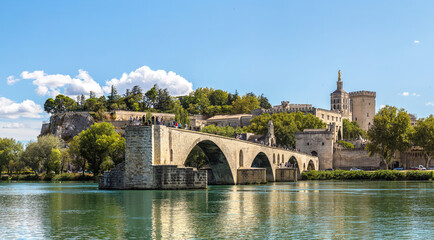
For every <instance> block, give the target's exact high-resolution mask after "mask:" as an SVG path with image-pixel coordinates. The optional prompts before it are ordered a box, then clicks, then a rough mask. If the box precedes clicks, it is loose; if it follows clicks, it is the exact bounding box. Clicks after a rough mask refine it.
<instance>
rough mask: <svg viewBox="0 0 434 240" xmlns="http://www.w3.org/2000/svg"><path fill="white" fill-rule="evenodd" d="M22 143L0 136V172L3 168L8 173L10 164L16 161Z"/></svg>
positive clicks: (21, 148)
mask: <svg viewBox="0 0 434 240" xmlns="http://www.w3.org/2000/svg"><path fill="white" fill-rule="evenodd" d="M22 151H23V145H22V144H21V143H20V142H17V141H15V139H12V138H0V174H1V172H2V171H3V169H4V168H7V169H8V173H10V168H11V166H13V165H14V163H15V162H17V161H18V159H19V155H20V154H21V152H22Z"/></svg>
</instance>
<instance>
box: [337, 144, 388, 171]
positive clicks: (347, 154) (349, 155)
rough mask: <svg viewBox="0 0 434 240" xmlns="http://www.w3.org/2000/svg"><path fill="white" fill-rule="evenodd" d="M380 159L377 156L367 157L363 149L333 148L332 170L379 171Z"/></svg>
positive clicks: (366, 152)
mask: <svg viewBox="0 0 434 240" xmlns="http://www.w3.org/2000/svg"><path fill="white" fill-rule="evenodd" d="M380 164H381V158H380V157H379V156H378V155H374V156H372V157H369V156H368V151H366V150H364V149H363V148H353V149H344V148H334V149H333V168H334V169H344V170H348V169H350V168H353V167H357V168H360V169H362V170H371V169H379V168H382V167H380Z"/></svg>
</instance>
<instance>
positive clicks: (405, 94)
mask: <svg viewBox="0 0 434 240" xmlns="http://www.w3.org/2000/svg"><path fill="white" fill-rule="evenodd" d="M399 95H401V96H404V97H408V96H413V97H420V94H417V93H410V92H403V93H399Z"/></svg>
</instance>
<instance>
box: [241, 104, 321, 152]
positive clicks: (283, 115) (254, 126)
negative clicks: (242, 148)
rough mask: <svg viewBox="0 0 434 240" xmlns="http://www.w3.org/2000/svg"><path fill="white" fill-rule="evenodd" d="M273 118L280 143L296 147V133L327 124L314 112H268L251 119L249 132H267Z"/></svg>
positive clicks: (277, 139)
mask: <svg viewBox="0 0 434 240" xmlns="http://www.w3.org/2000/svg"><path fill="white" fill-rule="evenodd" d="M270 120H273V124H274V135H275V136H276V142H277V144H278V145H283V146H288V147H295V133H296V132H300V131H303V130H304V129H317V128H325V126H326V124H325V123H324V122H322V121H321V119H319V118H317V117H315V116H313V115H312V114H304V113H302V112H292V113H287V112H280V113H275V114H273V115H270V114H268V113H265V114H262V115H259V116H256V117H254V118H253V119H252V120H250V122H251V125H250V126H249V127H248V131H249V132H254V133H256V134H263V135H265V134H267V132H268V122H269V121H270Z"/></svg>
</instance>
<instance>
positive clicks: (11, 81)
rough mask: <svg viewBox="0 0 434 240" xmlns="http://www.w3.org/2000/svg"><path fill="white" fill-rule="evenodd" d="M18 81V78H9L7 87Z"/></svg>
mask: <svg viewBox="0 0 434 240" xmlns="http://www.w3.org/2000/svg"><path fill="white" fill-rule="evenodd" d="M18 81H20V79H19V78H15V77H14V76H9V77H8V78H7V82H8V85H14V83H16V82H18Z"/></svg>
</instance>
